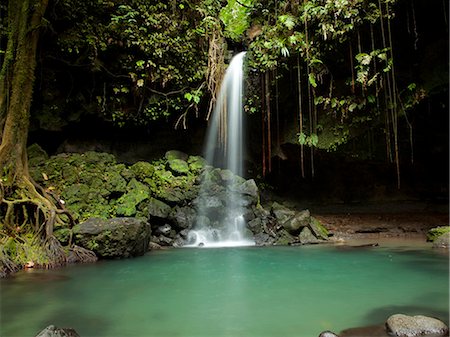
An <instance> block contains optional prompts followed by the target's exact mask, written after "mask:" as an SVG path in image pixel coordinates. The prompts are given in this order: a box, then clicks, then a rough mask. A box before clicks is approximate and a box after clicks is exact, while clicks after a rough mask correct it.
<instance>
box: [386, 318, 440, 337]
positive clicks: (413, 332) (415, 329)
mask: <svg viewBox="0 0 450 337" xmlns="http://www.w3.org/2000/svg"><path fill="white" fill-rule="evenodd" d="M386 328H387V330H388V332H389V334H390V335H391V336H398V337H416V336H428V335H432V336H434V337H436V336H448V331H449V330H448V326H447V325H445V323H444V322H442V321H440V320H438V319H436V318H433V317H427V316H422V315H417V316H407V315H403V314H396V315H392V316H390V317H389V318H388V319H387V321H386Z"/></svg>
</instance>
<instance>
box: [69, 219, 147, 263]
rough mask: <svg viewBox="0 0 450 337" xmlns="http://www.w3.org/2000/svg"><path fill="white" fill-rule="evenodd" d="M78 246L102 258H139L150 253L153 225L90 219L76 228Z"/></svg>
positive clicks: (141, 222)
mask: <svg viewBox="0 0 450 337" xmlns="http://www.w3.org/2000/svg"><path fill="white" fill-rule="evenodd" d="M73 233H74V239H75V242H76V243H77V244H78V245H79V246H81V247H84V248H86V249H89V250H92V251H93V252H94V253H95V254H96V255H97V256H99V257H102V258H126V257H132V256H140V255H143V254H145V252H147V251H148V245H149V241H150V234H151V229H150V225H149V224H148V223H147V222H146V221H143V220H141V219H136V218H113V219H99V218H91V219H88V220H87V221H85V222H83V223H81V224H78V225H76V226H75V227H74V228H73Z"/></svg>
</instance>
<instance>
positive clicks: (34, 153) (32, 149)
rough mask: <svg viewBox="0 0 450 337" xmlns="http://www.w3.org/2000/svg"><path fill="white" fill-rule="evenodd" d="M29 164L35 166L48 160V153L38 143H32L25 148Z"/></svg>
mask: <svg viewBox="0 0 450 337" xmlns="http://www.w3.org/2000/svg"><path fill="white" fill-rule="evenodd" d="M27 153H28V164H29V166H37V165H40V164H43V163H45V162H46V161H47V160H48V154H47V152H45V151H44V149H43V148H42V147H40V146H39V145H38V144H36V143H35V144H32V145H30V146H29V147H28V149H27Z"/></svg>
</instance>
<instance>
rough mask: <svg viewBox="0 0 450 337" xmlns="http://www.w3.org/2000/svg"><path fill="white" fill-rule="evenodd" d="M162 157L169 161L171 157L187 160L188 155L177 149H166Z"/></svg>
mask: <svg viewBox="0 0 450 337" xmlns="http://www.w3.org/2000/svg"><path fill="white" fill-rule="evenodd" d="M164 157H165V158H166V159H167V160H168V161H170V160H173V159H180V160H184V161H186V160H188V158H189V156H188V155H187V154H186V153H184V152H181V151H177V150H171V151H167V152H166V154H165V155H164Z"/></svg>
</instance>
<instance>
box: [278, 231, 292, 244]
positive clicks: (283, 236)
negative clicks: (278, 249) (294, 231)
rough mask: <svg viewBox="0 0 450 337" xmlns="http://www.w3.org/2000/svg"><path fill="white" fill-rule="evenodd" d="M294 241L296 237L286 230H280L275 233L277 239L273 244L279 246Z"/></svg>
mask: <svg viewBox="0 0 450 337" xmlns="http://www.w3.org/2000/svg"><path fill="white" fill-rule="evenodd" d="M295 241H296V238H295V237H293V236H292V235H291V234H289V233H288V232H287V231H286V230H284V229H283V230H281V231H280V232H278V233H277V239H276V241H275V245H279V246H287V245H290V244H292V243H294V242H295Z"/></svg>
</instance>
